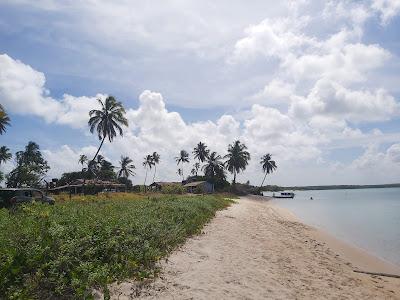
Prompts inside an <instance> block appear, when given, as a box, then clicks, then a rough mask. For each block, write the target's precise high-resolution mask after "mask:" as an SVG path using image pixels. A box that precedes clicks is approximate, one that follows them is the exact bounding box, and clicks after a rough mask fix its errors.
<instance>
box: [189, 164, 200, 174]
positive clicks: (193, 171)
mask: <svg viewBox="0 0 400 300" xmlns="http://www.w3.org/2000/svg"><path fill="white" fill-rule="evenodd" d="M199 169H200V163H198V162H196V163H195V164H194V165H193V169H192V170H191V171H190V172H191V174H192V175H193V176H198V173H199Z"/></svg>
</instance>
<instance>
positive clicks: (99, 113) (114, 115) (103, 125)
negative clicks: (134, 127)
mask: <svg viewBox="0 0 400 300" xmlns="http://www.w3.org/2000/svg"><path fill="white" fill-rule="evenodd" d="M97 101H98V102H99V104H100V106H101V109H93V110H91V111H90V112H89V117H90V119H89V122H88V124H89V128H90V132H91V133H93V132H95V131H96V132H97V135H98V137H99V140H101V143H100V146H99V148H98V149H97V152H96V154H95V155H94V157H93V159H92V160H91V163H93V162H94V160H95V159H96V157H97V155H98V154H99V152H100V149H101V146H103V143H104V140H105V139H106V138H108V140H109V141H110V143H111V142H112V141H113V139H114V138H115V137H116V136H117V132H118V133H119V135H120V136H123V130H122V126H128V119H127V118H126V117H125V113H126V112H125V108H124V107H123V105H122V103H121V102H118V101H117V100H116V99H115V98H114V97H113V96H108V97H107V98H106V99H105V101H104V102H103V101H102V100H101V99H97ZM89 168H90V167H89Z"/></svg>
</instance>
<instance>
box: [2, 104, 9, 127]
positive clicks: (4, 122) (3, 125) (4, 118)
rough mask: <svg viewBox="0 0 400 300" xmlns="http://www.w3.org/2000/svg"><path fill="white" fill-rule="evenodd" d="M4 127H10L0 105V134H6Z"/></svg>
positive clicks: (6, 115) (7, 117)
mask: <svg viewBox="0 0 400 300" xmlns="http://www.w3.org/2000/svg"><path fill="white" fill-rule="evenodd" d="M6 126H10V117H9V116H8V114H7V113H6V111H5V110H4V108H3V106H2V105H1V104H0V134H3V133H5V132H6Z"/></svg>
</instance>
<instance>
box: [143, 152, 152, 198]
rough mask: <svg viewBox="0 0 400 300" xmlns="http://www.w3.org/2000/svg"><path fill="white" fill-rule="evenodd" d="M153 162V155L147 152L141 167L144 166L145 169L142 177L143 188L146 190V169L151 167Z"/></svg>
mask: <svg viewBox="0 0 400 300" xmlns="http://www.w3.org/2000/svg"><path fill="white" fill-rule="evenodd" d="M153 165H154V162H153V155H151V154H148V155H146V156H145V157H144V161H143V167H145V169H146V176H145V177H144V188H145V191H146V180H147V170H148V169H149V170H151V168H152V167H153Z"/></svg>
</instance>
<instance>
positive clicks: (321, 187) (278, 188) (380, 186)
mask: <svg viewBox="0 0 400 300" xmlns="http://www.w3.org/2000/svg"><path fill="white" fill-rule="evenodd" d="M398 187H400V183H390V184H367V185H309V186H277V185H267V186H263V187H262V188H261V190H262V191H265V192H276V191H284V190H294V191H316V190H355V189H383V188H398Z"/></svg>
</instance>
